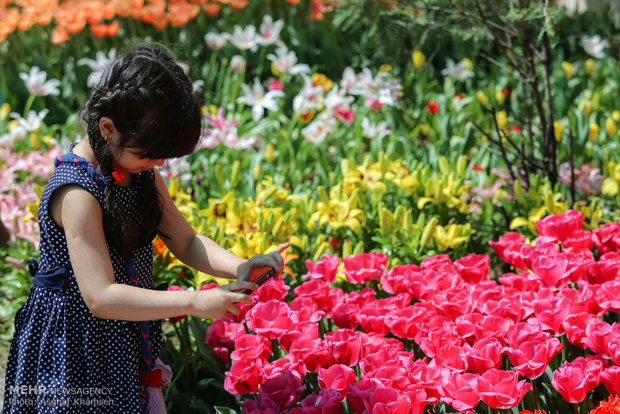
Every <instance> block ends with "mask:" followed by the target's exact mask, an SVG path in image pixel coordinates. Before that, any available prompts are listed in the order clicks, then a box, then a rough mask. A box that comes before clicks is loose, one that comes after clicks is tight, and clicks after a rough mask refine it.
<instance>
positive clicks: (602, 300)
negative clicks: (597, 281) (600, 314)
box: [596, 278, 620, 313]
mask: <svg viewBox="0 0 620 414" xmlns="http://www.w3.org/2000/svg"><path fill="white" fill-rule="evenodd" d="M596 300H597V301H598V303H599V305H600V307H601V309H603V310H605V311H612V312H615V313H620V278H619V279H618V280H612V281H609V282H605V283H603V284H602V285H601V288H600V289H598V291H597V293H596Z"/></svg>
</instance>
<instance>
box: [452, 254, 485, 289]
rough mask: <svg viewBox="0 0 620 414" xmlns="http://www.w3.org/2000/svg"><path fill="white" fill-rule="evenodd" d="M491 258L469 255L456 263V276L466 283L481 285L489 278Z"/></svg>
mask: <svg viewBox="0 0 620 414" xmlns="http://www.w3.org/2000/svg"><path fill="white" fill-rule="evenodd" d="M489 262H490V259H489V256H481V255H479V254H469V255H467V256H465V257H462V258H460V259H458V260H455V261H454V269H455V270H456V274H457V275H459V276H460V277H461V279H463V281H465V283H479V282H482V281H483V280H484V279H486V278H487V275H488V273H489Z"/></svg>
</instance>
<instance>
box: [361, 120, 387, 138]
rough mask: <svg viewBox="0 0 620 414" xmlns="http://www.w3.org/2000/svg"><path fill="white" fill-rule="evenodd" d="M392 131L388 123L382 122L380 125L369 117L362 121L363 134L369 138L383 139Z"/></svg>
mask: <svg viewBox="0 0 620 414" xmlns="http://www.w3.org/2000/svg"><path fill="white" fill-rule="evenodd" d="M390 132H391V130H390V127H388V124H387V122H385V121H381V122H379V123H378V124H375V123H374V122H372V121H371V120H370V119H369V118H368V117H364V119H362V133H363V134H364V136H366V137H368V138H379V139H380V138H383V137H386V136H388V135H389V134H390Z"/></svg>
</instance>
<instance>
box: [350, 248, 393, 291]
mask: <svg viewBox="0 0 620 414" xmlns="http://www.w3.org/2000/svg"><path fill="white" fill-rule="evenodd" d="M343 262H344V273H345V275H346V277H347V279H348V280H349V282H351V283H355V284H363V283H367V282H370V281H371V280H376V279H379V278H381V276H382V275H383V272H384V271H385V266H386V264H387V256H386V255H385V254H383V253H378V252H372V253H360V254H358V255H356V256H353V257H345V258H344V260H343Z"/></svg>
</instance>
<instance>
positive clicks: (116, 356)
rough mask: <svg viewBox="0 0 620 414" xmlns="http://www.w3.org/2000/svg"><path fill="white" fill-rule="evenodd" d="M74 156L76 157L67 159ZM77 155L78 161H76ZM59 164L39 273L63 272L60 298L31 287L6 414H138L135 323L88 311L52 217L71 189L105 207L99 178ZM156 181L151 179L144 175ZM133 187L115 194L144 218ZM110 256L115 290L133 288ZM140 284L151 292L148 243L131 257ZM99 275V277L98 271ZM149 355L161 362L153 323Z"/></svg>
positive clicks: (14, 346) (83, 164)
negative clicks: (58, 198) (61, 193)
mask: <svg viewBox="0 0 620 414" xmlns="http://www.w3.org/2000/svg"><path fill="white" fill-rule="evenodd" d="M70 154H72V153H70ZM72 155H73V154H72ZM74 157H75V158H74V159H75V160H76V162H63V163H59V164H57V167H56V169H55V171H54V174H53V175H52V177H51V178H50V181H49V182H48V184H47V185H46V187H45V189H44V191H43V196H42V198H41V202H40V205H39V225H40V229H41V244H40V257H39V273H41V272H45V271H48V270H51V269H55V268H59V267H62V266H66V268H68V269H69V271H68V272H67V274H66V277H67V281H66V283H65V288H64V289H63V290H54V289H50V288H47V287H41V286H34V287H33V288H32V289H31V290H30V292H29V295H28V299H27V301H26V304H25V305H24V306H23V307H22V308H21V309H20V310H19V311H18V312H17V315H16V317H15V334H14V337H13V341H12V343H11V349H10V353H9V361H8V365H7V371H6V383H5V398H4V411H3V412H4V413H6V414H9V413H36V412H38V413H72V414H73V413H139V412H140V410H141V409H140V390H139V384H138V368H139V361H140V358H141V354H140V346H139V337H138V335H139V329H138V326H137V323H136V322H130V321H121V320H110V319H100V318H96V317H95V316H93V314H92V313H91V312H90V311H89V309H88V308H87V306H86V304H85V303H84V300H83V299H82V296H81V294H80V291H79V288H78V285H77V282H76V279H75V275H74V274H73V270H72V269H71V266H70V260H69V253H68V250H67V242H66V239H65V234H64V231H63V229H61V228H60V227H59V226H58V225H57V224H56V223H55V222H54V220H53V219H52V217H51V216H50V214H49V211H48V203H49V200H50V197H51V195H52V194H53V193H54V191H55V190H57V189H58V188H60V187H62V186H64V185H67V184H77V185H79V186H81V187H83V188H84V189H85V190H87V191H88V192H89V193H91V194H92V195H93V196H94V197H95V198H96V199H97V200H98V201H99V203H100V204H102V205H103V193H102V191H101V189H100V187H99V185H98V184H97V182H95V179H94V178H95V177H97V176H98V175H99V176H100V174H99V173H98V172H97V171H96V170H94V168H93V167H92V166H91V165H89V164H88V161H87V160H85V159H83V158H80V157H79V156H76V155H74ZM141 174H149V175H150V178H151V179H154V176H153V171H152V170H151V171H147V172H143V173H141ZM133 181H134V184H132V185H131V186H128V187H121V186H114V187H113V190H114V191H115V192H116V196H117V198H118V199H119V200H120V201H121V202H122V204H123V206H124V207H125V209H126V211H127V214H130V215H133V216H134V217H136V219H137V220H139V218H140V217H141V215H140V211H139V206H138V202H137V200H138V196H139V194H140V191H141V186H140V185H139V182H140V180H133ZM108 251H109V253H110V257H111V259H112V265H113V267H114V277H115V280H116V283H123V284H131V283H130V281H129V277H128V276H127V275H126V274H125V270H124V269H125V260H124V259H123V258H122V257H121V256H120V254H119V253H118V252H117V251H116V250H115V249H114V248H112V247H110V246H108ZM134 265H135V269H136V272H137V275H138V280H139V284H140V286H141V287H143V288H147V289H151V288H153V278H152V274H153V248H152V244H151V243H147V244H146V245H144V246H142V247H139V248H138V249H137V250H136V251H135V252H134ZM93 270H96V269H93ZM149 327H150V333H151V334H150V341H151V349H152V355H158V353H159V348H160V344H161V339H162V333H161V322H160V321H149Z"/></svg>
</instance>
